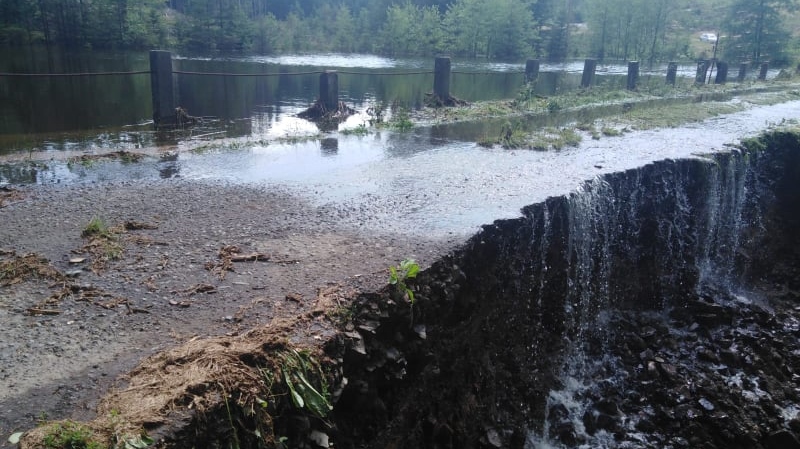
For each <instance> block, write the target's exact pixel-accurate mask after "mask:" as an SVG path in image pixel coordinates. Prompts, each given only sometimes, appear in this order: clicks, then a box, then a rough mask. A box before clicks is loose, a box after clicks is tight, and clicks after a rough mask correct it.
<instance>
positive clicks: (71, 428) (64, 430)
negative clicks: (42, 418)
mask: <svg viewBox="0 0 800 449" xmlns="http://www.w3.org/2000/svg"><path fill="white" fill-rule="evenodd" d="M92 436H93V432H92V430H91V429H90V428H88V427H86V426H84V425H81V424H78V423H74V422H71V421H66V422H63V423H56V424H53V425H52V426H51V427H50V431H49V432H48V433H47V435H45V436H44V438H43V440H42V443H43V444H44V447H45V448H46V449H103V448H104V445H103V444H101V443H98V442H97V441H94V440H93V439H92Z"/></svg>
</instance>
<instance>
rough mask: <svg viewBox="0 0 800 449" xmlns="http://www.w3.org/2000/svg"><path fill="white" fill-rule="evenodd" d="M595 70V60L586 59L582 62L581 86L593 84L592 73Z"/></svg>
mask: <svg viewBox="0 0 800 449" xmlns="http://www.w3.org/2000/svg"><path fill="white" fill-rule="evenodd" d="M596 70H597V60H596V59H587V60H586V61H584V62H583V76H582V77H581V87H591V85H592V84H594V73H595V71H596Z"/></svg>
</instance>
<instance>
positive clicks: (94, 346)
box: [0, 180, 453, 447]
mask: <svg viewBox="0 0 800 449" xmlns="http://www.w3.org/2000/svg"><path fill="white" fill-rule="evenodd" d="M6 198H7V200H6V201H5V202H4V204H3V206H4V207H3V208H2V209H0V217H1V219H2V233H0V250H2V252H0V264H2V263H3V262H6V263H7V264H6V265H0V266H7V267H8V266H12V265H13V262H14V261H17V260H20V259H21V258H23V257H24V256H26V255H30V254H32V255H34V256H30V260H35V261H38V263H40V264H41V265H42V266H43V267H48V266H50V267H51V268H50V269H54V271H55V273H56V274H54V275H52V276H48V275H42V274H41V273H39V272H38V271H37V270H32V271H31V270H29V271H30V272H29V273H27V274H24V273H21V272H20V274H19V275H17V274H18V273H16V272H14V273H11V272H8V273H5V274H4V273H0V276H2V277H3V278H2V279H0V324H1V325H0V341H2V342H4V343H3V344H2V345H0V447H9V446H8V442H7V441H6V439H7V438H8V435H10V434H11V433H13V432H16V431H22V430H27V429H30V428H31V427H33V426H35V425H36V424H37V422H39V421H40V420H53V419H62V418H74V419H82V420H84V419H89V418H91V417H92V416H93V415H94V413H95V407H96V405H97V400H98V398H99V397H100V396H101V395H102V394H104V393H105V392H106V391H107V390H108V388H109V387H110V386H112V385H114V384H115V379H117V376H118V375H120V374H122V373H125V372H127V371H129V370H130V369H132V368H133V367H134V366H135V365H136V364H137V363H138V362H139V361H141V360H142V359H143V358H144V357H146V356H149V355H151V354H154V353H156V352H159V351H162V350H164V349H165V348H169V347H173V346H175V345H177V344H180V343H182V342H186V341H188V340H190V339H192V338H194V337H198V336H200V337H203V336H214V335H237V334H239V333H240V332H242V331H243V330H246V329H251V328H254V327H258V326H263V325H265V324H267V323H270V322H274V321H280V320H291V319H293V318H294V317H297V316H300V315H302V314H304V313H307V312H309V310H311V309H313V308H314V307H315V306H316V305H317V296H318V290H319V289H320V288H326V287H328V286H330V285H341V286H346V287H347V288H349V289H353V290H355V291H371V290H375V289H378V288H380V287H381V286H382V285H384V284H385V283H386V279H387V270H386V269H387V267H388V266H390V265H393V264H396V263H397V262H398V261H399V260H402V259H404V258H407V257H414V258H416V259H417V260H418V261H419V262H420V263H422V264H423V265H424V264H426V263H430V261H432V260H434V259H435V258H437V257H438V256H439V255H441V254H442V253H444V252H446V251H447V250H448V249H449V248H450V247H452V246H453V243H452V242H444V241H434V240H426V239H425V238H420V237H419V236H404V235H397V234H394V235H378V234H370V233H365V232H364V231H363V230H358V232H356V231H355V230H353V229H350V228H349V227H348V226H347V225H346V224H343V223H342V222H341V218H340V216H341V213H340V211H337V210H336V208H335V207H331V205H330V204H328V205H326V206H325V207H324V208H317V207H314V206H312V205H311V203H310V202H309V201H308V199H307V198H302V197H299V196H297V195H295V194H292V193H288V192H284V191H279V190H276V189H266V188H263V189H262V188H245V187H230V186H224V185H216V184H204V183H197V182H189V181H183V180H171V181H163V182H155V183H147V184H142V183H117V184H104V185H94V186H90V187H86V186H74V187H58V186H55V187H54V186H37V187H20V188H16V189H14V190H13V197H12V196H7V197H6ZM362 212H363V213H364V214H367V215H368V214H369V211H368V210H364V211H362ZM93 218H97V219H100V220H102V222H103V224H105V225H106V226H107V227H108V234H109V236H108V239H107V240H103V239H100V240H99V241H98V240H97V239H95V238H93V237H92V236H91V235H86V236H85V237H84V236H82V234H84V231H85V230H86V229H87V225H88V224H89V223H90V221H92V219H93ZM104 242H105V243H104ZM106 244H108V245H109V246H105V245H106ZM13 266H17V265H13ZM18 271H19V270H18ZM46 272H48V271H46ZM12 280H13V282H11V281H12ZM6 281H8V282H6ZM6 284H8V285H6ZM293 332H294V335H290V336H289V337H290V339H295V340H297V341H298V343H307V344H314V342H319V341H321V340H322V339H323V337H325V336H328V335H330V334H329V333H330V332H331V330H330V329H326V328H325V326H317V325H315V324H314V323H310V324H308V326H306V327H305V328H302V326H301V328H300V329H299V330H298V329H295V331H293Z"/></svg>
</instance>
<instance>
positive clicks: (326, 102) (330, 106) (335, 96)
mask: <svg viewBox="0 0 800 449" xmlns="http://www.w3.org/2000/svg"><path fill="white" fill-rule="evenodd" d="M319 101H320V103H322V106H323V107H324V108H325V112H326V113H327V112H333V111H337V110H339V74H338V73H337V72H336V70H326V71H324V72H322V74H320V76H319Z"/></svg>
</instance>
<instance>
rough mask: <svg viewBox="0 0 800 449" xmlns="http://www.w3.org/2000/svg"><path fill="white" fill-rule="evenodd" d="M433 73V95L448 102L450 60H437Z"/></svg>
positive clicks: (441, 58)
mask: <svg viewBox="0 0 800 449" xmlns="http://www.w3.org/2000/svg"><path fill="white" fill-rule="evenodd" d="M433 72H434V73H433V95H434V96H436V97H438V98H439V100H442V101H444V102H447V100H448V99H449V98H450V58H447V57H438V58H436V62H435V63H434V67H433Z"/></svg>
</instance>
